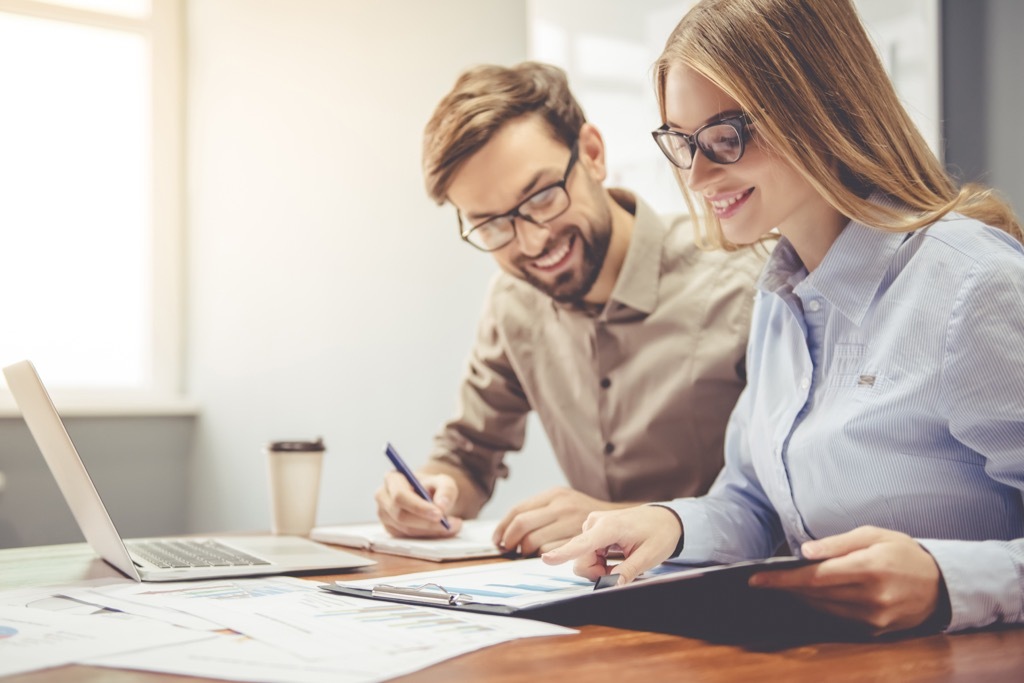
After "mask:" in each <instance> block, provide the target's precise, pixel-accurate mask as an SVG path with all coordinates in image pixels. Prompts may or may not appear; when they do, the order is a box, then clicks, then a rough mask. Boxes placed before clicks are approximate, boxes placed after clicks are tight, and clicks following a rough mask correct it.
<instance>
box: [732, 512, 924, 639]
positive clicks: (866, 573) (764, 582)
mask: <svg viewBox="0 0 1024 683" xmlns="http://www.w3.org/2000/svg"><path fill="white" fill-rule="evenodd" d="M801 551H802V552H803V555H804V557H806V558H808V559H812V560H824V562H821V563H820V564H813V565H809V566H806V567H800V568H799V569H788V570H780V571H774V572H762V573H760V574H755V575H753V576H752V577H750V585H751V586H756V587H763V588H776V589H781V590H786V591H790V592H792V593H796V594H797V595H799V596H801V597H802V598H803V599H804V600H805V601H806V602H807V604H809V605H810V606H812V607H814V608H815V609H819V610H821V611H823V612H828V613H830V614H835V615H837V616H840V617H845V618H847V619H853V620H856V621H860V622H864V623H866V624H868V625H869V626H870V627H872V628H873V629H874V631H875V634H876V635H878V634H882V633H888V632H891V631H902V630H905V629H909V628H914V627H915V626H919V625H920V624H922V623H924V621H925V620H926V619H928V617H930V616H931V615H932V614H933V613H934V612H935V610H936V608H937V606H938V600H939V593H940V590H939V585H940V582H941V581H942V577H941V575H940V573H939V568H938V565H936V564H935V560H934V559H932V556H931V555H929V554H928V552H927V551H925V550H924V548H922V547H921V546H920V545H919V544H918V543H917V541H915V540H914V539H912V538H911V537H910V536H907V535H906V534H901V533H899V532H896V531H889V530H887V529H879V528H877V527H871V526H862V527H858V528H857V529H854V530H853V531H849V532H847V533H845V534H838V535H836V536H829V537H826V538H822V539H820V540H817V541H808V542H807V543H804V544H803V546H802V547H801Z"/></svg>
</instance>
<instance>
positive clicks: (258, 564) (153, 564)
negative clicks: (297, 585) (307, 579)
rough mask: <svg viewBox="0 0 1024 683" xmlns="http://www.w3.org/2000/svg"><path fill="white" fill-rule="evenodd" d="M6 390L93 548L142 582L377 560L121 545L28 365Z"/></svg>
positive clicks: (258, 547)
mask: <svg viewBox="0 0 1024 683" xmlns="http://www.w3.org/2000/svg"><path fill="white" fill-rule="evenodd" d="M3 371H4V376H5V377H6V378H7V385H8V387H9V388H10V390H11V394H12V395H13V396H14V400H15V402H16V403H17V404H18V408H20V409H21V413H22V416H23V417H24V418H25V422H26V423H27V424H28V428H29V431H30V432H32V438H34V439H35V441H36V445H38V446H39V450H40V451H42V453H43V458H44V459H45V460H46V464H47V465H48V466H49V467H50V471H51V472H52V473H53V477H54V479H56V480H57V486H58V487H60V492H61V494H63V496H64V500H65V501H67V504H68V507H70V508H71V513H72V514H73V515H74V517H75V521H76V522H78V526H79V528H81V530H82V533H83V534H84V535H85V540H87V541H88V542H89V545H91V546H92V548H93V550H95V551H96V553H97V554H98V555H99V556H100V557H102V558H103V559H104V560H106V561H107V562H108V563H109V564H111V565H113V566H114V567H115V568H116V569H118V570H119V571H120V572H121V573H123V574H125V575H126V576H128V577H129V578H132V579H135V580H136V581H184V580H188V579H209V578H224V577H242V576H265V575H269V574H284V573H290V572H300V571H317V570H320V571H333V570H344V569H355V568H357V567H367V566H370V565H373V564H376V562H375V561H374V560H370V559H367V558H365V557H360V556H358V555H355V554H353V553H348V552H345V551H343V550H338V549H335V548H329V547H327V546H325V545H321V544H319V543H316V542H314V541H311V540H309V539H306V538H300V537H298V536H271V535H262V536H260V535H253V536H219V535H218V536H216V537H205V538H199V537H192V536H188V537H183V538H164V537H161V538H141V539H132V540H123V539H122V538H121V535H120V534H118V532H117V529H116V528H115V527H114V523H113V522H112V521H111V519H110V515H109V514H108V513H107V509H106V507H105V506H104V505H103V501H102V500H101V499H100V496H99V493H98V492H97V491H96V487H95V486H94V485H93V482H92V478H91V477H90V476H89V473H88V472H87V471H86V469H85V464H84V463H83V462H82V459H81V457H80V456H79V455H78V451H77V449H76V448H75V445H74V444H73V443H72V442H71V437H70V436H68V432H67V430H66V429H65V428H64V423H63V422H62V421H61V419H60V415H58V413H57V409H56V408H55V407H54V405H53V401H51V400H50V395H49V393H48V392H47V391H46V387H44V386H43V382H42V380H41V379H40V378H39V374H38V373H37V372H36V369H35V367H34V366H33V365H32V363H31V362H30V361H27V360H26V361H22V362H20V363H15V364H14V365H10V366H8V367H5V368H4V369H3Z"/></svg>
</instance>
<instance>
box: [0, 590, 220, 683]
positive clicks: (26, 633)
mask: <svg viewBox="0 0 1024 683" xmlns="http://www.w3.org/2000/svg"><path fill="white" fill-rule="evenodd" d="M205 637H209V635H208V634H204V633H199V632H196V631H187V630H185V629H180V628H174V627H172V626H166V625H164V624H159V623H140V622H138V621H132V622H127V623H126V622H122V621H120V620H118V619H117V618H116V616H99V615H92V616H82V615H74V614H65V613H61V612H53V611H49V610H43V609H31V608H28V607H14V606H10V605H0V676H8V675H12V674H17V673H24V672H26V671H35V670H37V669H47V668H50V667H53V666H61V665H64V664H70V663H73V662H77V661H79V660H81V659H85V658H90V657H96V656H104V655H110V654H114V653H121V652H131V651H135V650H144V649H148V648H153V647H159V646H162V645H168V644H177V643H182V642H187V641H191V640H195V639H197V638H205Z"/></svg>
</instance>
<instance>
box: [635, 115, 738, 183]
mask: <svg viewBox="0 0 1024 683" xmlns="http://www.w3.org/2000/svg"><path fill="white" fill-rule="evenodd" d="M752 123H753V121H751V120H750V118H749V117H748V116H747V115H746V114H737V115H735V116H726V117H724V118H721V119H718V120H717V121H712V122H711V123H708V124H705V125H703V126H701V127H700V128H698V129H697V130H695V131H693V133H690V134H687V133H680V132H679V131H677V130H671V129H669V127H668V124H665V125H664V126H662V127H661V128H659V129H658V130H655V131H652V132H651V135H652V136H653V137H654V141H655V142H656V143H658V147H659V148H660V149H661V151H662V152H664V154H665V156H667V157H668V160H669V161H671V162H672V163H673V164H675V165H676V166H678V167H679V168H681V169H683V170H684V171H685V170H689V169H690V167H692V166H693V157H694V155H695V154H697V150H698V149H699V150H700V151H701V154H703V155H704V156H705V157H707V159H708V160H709V161H713V162H715V163H716V164H735V163H736V162H737V161H739V160H740V157H742V156H743V150H744V145H745V143H746V141H747V140H749V139H750V132H749V131H748V130H747V126H749V125H750V124H752Z"/></svg>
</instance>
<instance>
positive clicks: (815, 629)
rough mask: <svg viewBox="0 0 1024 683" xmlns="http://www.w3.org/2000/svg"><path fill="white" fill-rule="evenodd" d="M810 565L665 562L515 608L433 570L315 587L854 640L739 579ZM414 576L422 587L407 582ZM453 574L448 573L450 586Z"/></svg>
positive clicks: (719, 636)
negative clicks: (631, 577) (635, 575)
mask: <svg viewBox="0 0 1024 683" xmlns="http://www.w3.org/2000/svg"><path fill="white" fill-rule="evenodd" d="M538 562H540V560H539V559H536V560H515V561H510V562H508V563H502V566H503V567H505V568H507V569H508V570H510V571H514V570H515V569H516V568H517V567H522V568H523V571H528V570H529V568H531V567H535V566H537V565H536V564H534V565H530V564H529V563H538ZM813 562H814V561H812V560H806V559H804V558H801V557H795V556H780V557H772V558H768V559H764V560H755V561H744V562H736V563H733V564H727V565H710V566H700V567H694V566H692V565H691V566H688V565H679V564H675V563H666V564H664V565H661V566H660V567H659V568H657V569H656V570H654V571H652V572H649V573H648V574H645V576H644V577H643V578H640V579H637V580H636V581H634V582H633V583H630V584H627V585H625V586H617V585H615V582H616V581H617V577H612V576H608V577H602V579H601V580H599V581H597V582H596V583H591V582H587V585H586V586H584V587H581V589H580V590H574V591H569V592H566V593H563V594H553V595H552V596H551V597H550V599H543V600H538V601H536V602H532V603H530V604H523V605H512V604H500V603H498V602H496V601H488V599H487V598H486V597H483V596H481V595H476V596H474V595H473V594H472V593H471V592H469V591H468V590H462V589H455V588H452V585H455V584H450V585H448V586H447V587H446V585H445V582H443V581H439V580H436V579H437V576H436V575H437V574H438V572H423V573H421V574H419V575H418V574H411V575H406V576H403V577H392V583H388V579H387V578H384V579H380V580H379V581H380V582H379V583H376V584H373V585H358V586H357V585H352V584H353V583H354V582H352V581H338V582H335V583H332V584H326V585H322V586H320V587H321V588H322V589H323V590H325V591H328V592H331V593H337V594H341V595H347V596H351V597H359V598H367V599H373V600H384V601H388V602H399V603H405V604H412V605H420V606H431V607H438V608H440V609H452V610H465V611H470V612H478V613H481V614H492V615H502V616H513V617H522V618H527V619H537V620H540V621H546V622H549V623H553V624H559V625H562V626H571V627H577V626H582V625H584V624H599V625H606V626H614V627H618V628H628V629H635V630H645V631H659V632H665V633H672V634H675V635H685V636H690V637H699V638H703V639H706V640H712V641H716V642H728V643H736V642H749V641H750V640H752V639H755V640H758V639H760V640H763V639H764V638H762V636H766V635H767V636H778V635H780V634H783V635H790V636H793V637H795V638H797V639H801V640H802V639H805V638H803V636H805V635H810V636H812V637H813V639H819V638H821V637H825V638H839V639H842V640H848V639H850V638H851V637H854V638H857V639H860V638H861V637H863V634H862V633H861V632H860V629H859V628H858V627H855V626H854V625H853V624H852V623H851V622H848V621H846V620H842V619H838V618H836V617H831V616H827V615H823V614H822V613H820V612H816V611H814V610H812V609H811V608H809V607H807V606H806V605H804V604H803V603H802V602H800V601H799V600H797V599H796V598H794V597H792V596H791V595H789V594H788V593H785V592H782V591H773V590H764V589H754V588H750V587H749V586H747V579H748V578H749V577H750V576H751V575H752V574H754V573H757V572H760V571H774V570H779V569H792V568H796V567H801V566H804V565H808V564H812V563H813ZM486 566H487V567H491V566H493V565H486ZM469 569H472V568H469ZM460 571H466V570H465V569H464V570H460ZM421 575H422V576H423V581H422V583H419V584H416V585H409V584H410V582H415V581H416V578H417V577H418V576H421ZM458 576H459V575H458V574H456V575H455V577H456V578H455V579H454V580H455V582H456V584H457V583H458V579H457V577H458ZM394 579H401V581H397V582H396V581H394ZM355 583H360V584H367V583H369V582H366V581H362V582H355Z"/></svg>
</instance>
